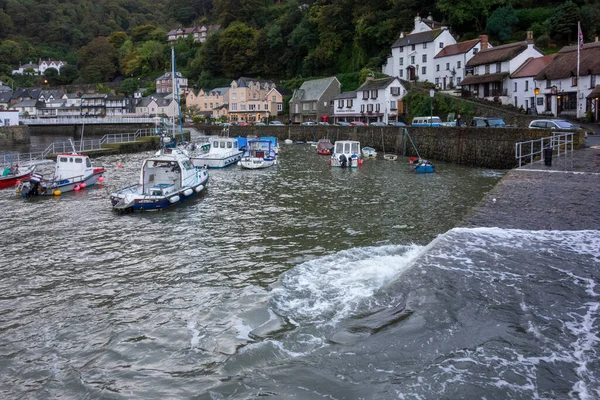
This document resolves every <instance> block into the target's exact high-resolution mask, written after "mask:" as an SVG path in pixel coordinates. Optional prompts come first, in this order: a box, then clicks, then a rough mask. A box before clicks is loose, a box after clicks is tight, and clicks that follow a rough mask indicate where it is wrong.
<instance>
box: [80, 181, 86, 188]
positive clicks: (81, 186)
mask: <svg viewBox="0 0 600 400" xmlns="http://www.w3.org/2000/svg"><path fill="white" fill-rule="evenodd" d="M86 186H87V185H86V184H85V182H83V183H82V184H81V185H79V187H80V188H81V189H85V187H86Z"/></svg>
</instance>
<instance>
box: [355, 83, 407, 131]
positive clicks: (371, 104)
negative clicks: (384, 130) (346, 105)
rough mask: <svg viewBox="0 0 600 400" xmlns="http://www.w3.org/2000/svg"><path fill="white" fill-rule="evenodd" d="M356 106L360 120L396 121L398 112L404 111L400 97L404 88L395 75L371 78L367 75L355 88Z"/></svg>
mask: <svg viewBox="0 0 600 400" xmlns="http://www.w3.org/2000/svg"><path fill="white" fill-rule="evenodd" d="M356 93H357V96H356V107H357V108H358V109H359V110H360V118H359V119H360V120H361V121H363V122H365V123H367V124H368V123H371V122H385V123H386V124H387V123H388V122H390V121H397V120H398V114H402V113H403V112H404V105H403V102H402V99H403V98H404V95H406V88H405V87H404V86H403V85H402V82H401V81H400V79H398V78H397V77H389V78H381V79H373V78H371V77H368V78H367V80H366V81H365V83H363V84H362V85H361V86H360V87H359V88H358V89H356Z"/></svg>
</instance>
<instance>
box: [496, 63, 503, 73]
mask: <svg viewBox="0 0 600 400" xmlns="http://www.w3.org/2000/svg"><path fill="white" fill-rule="evenodd" d="M501 71H502V63H496V72H501Z"/></svg>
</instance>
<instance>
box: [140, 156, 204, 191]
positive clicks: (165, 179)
mask: <svg viewBox="0 0 600 400" xmlns="http://www.w3.org/2000/svg"><path fill="white" fill-rule="evenodd" d="M195 168H196V167H194V165H193V164H192V162H191V161H190V160H189V159H183V160H179V161H174V160H173V159H161V158H156V159H148V160H146V162H145V163H144V166H143V168H142V176H141V184H142V190H143V192H144V193H148V194H150V195H151V196H163V195H165V194H168V193H171V192H174V191H177V190H179V188H181V187H182V186H183V180H184V176H188V175H190V174H193V173H194V170H195Z"/></svg>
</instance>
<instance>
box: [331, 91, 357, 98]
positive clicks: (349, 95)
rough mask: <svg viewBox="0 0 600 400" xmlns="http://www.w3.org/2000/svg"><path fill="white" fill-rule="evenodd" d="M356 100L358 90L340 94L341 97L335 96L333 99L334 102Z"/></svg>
mask: <svg viewBox="0 0 600 400" xmlns="http://www.w3.org/2000/svg"><path fill="white" fill-rule="evenodd" d="M355 98H356V90H353V91H351V92H343V93H340V94H339V95H337V96H335V97H334V98H333V99H334V100H342V99H355Z"/></svg>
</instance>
